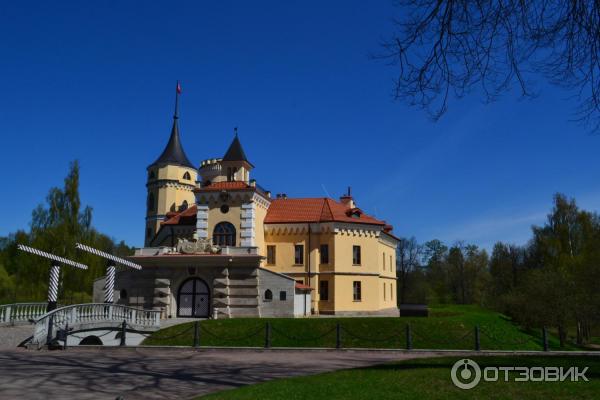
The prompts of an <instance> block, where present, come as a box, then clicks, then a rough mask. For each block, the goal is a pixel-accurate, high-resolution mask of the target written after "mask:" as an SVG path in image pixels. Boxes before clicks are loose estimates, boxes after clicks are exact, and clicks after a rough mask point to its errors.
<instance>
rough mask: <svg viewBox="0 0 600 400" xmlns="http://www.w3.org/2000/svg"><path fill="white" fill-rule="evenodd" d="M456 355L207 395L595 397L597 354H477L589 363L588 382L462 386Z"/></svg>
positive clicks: (236, 399)
mask: <svg viewBox="0 0 600 400" xmlns="http://www.w3.org/2000/svg"><path fill="white" fill-rule="evenodd" d="M457 359H458V358H451V357H448V358H430V359H419V360H409V361H404V362H398V363H393V364H385V365H379V366H375V367H370V368H360V369H352V370H345V371H337V372H331V373H326V374H320V375H314V376H306V377H299V378H289V379H281V380H276V381H271V382H265V383H260V384H257V385H252V386H246V387H242V388H239V389H235V390H229V391H223V392H219V393H215V394H212V395H209V396H206V397H203V398H206V399H227V400H242V399H264V400H268V399H328V400H331V399H378V400H379V399H516V398H527V399H597V398H598V394H599V393H600V358H598V357H594V358H591V357H589V358H585V357H577V358H576V357H551V358H550V357H519V358H515V357H476V358H474V360H476V361H477V362H478V363H479V365H480V366H482V367H485V366H557V367H559V366H564V367H571V366H579V367H589V370H588V372H587V373H586V377H587V378H588V379H589V380H590V381H589V382H535V383H534V382H514V381H512V382H503V381H500V382H493V383H492V382H483V381H482V382H480V383H479V385H478V386H477V387H475V388H474V389H471V390H461V389H458V388H456V387H454V385H453V384H452V382H451V380H450V368H451V366H452V365H453V364H454V362H455V361H456V360H457Z"/></svg>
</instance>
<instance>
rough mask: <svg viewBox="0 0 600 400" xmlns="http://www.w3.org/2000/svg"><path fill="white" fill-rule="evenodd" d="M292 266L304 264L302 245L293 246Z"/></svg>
mask: <svg viewBox="0 0 600 400" xmlns="http://www.w3.org/2000/svg"><path fill="white" fill-rule="evenodd" d="M294 264H296V265H302V264H304V245H303V244H297V245H295V246H294Z"/></svg>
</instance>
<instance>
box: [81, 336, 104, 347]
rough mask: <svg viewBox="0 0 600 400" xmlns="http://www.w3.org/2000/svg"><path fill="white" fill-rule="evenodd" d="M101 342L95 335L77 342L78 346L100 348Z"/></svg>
mask: <svg viewBox="0 0 600 400" xmlns="http://www.w3.org/2000/svg"><path fill="white" fill-rule="evenodd" d="M103 344H104V343H102V340H100V338H99V337H98V336H96V335H90V336H86V337H84V338H83V339H81V342H79V345H80V346H102V345H103Z"/></svg>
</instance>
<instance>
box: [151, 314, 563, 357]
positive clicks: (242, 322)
mask: <svg viewBox="0 0 600 400" xmlns="http://www.w3.org/2000/svg"><path fill="white" fill-rule="evenodd" d="M267 322H269V323H270V324H271V327H272V332H271V346H272V347H335V344H336V332H335V328H336V324H337V323H340V324H341V326H342V347H346V348H348V347H366V348H406V334H405V332H406V325H407V324H410V326H411V331H412V343H413V348H414V349H462V350H467V349H473V348H474V346H475V344H474V343H475V338H474V337H475V335H474V329H475V326H476V325H479V327H480V342H481V349H482V350H513V349H518V350H541V349H542V341H541V332H525V331H524V330H521V329H520V328H519V327H517V326H516V325H514V324H513V323H512V322H511V321H510V320H509V319H508V318H507V317H505V316H503V315H501V314H498V313H496V312H493V311H489V310H486V309H482V308H479V307H477V306H457V305H452V306H441V307H434V308H432V310H431V313H430V317H428V318H383V317H372V318H357V317H355V318H261V319H257V318H247V319H246V318H240V319H225V320H216V321H215V320H207V321H202V322H201V326H202V328H201V332H200V344H201V346H253V347H262V346H264V344H265V325H266V323H267ZM193 335H194V329H193V323H188V324H182V325H177V326H173V327H170V328H167V329H163V330H160V331H157V332H155V333H154V334H153V335H152V336H151V337H149V338H148V339H146V340H145V341H144V343H143V344H145V345H178V346H191V345H192V344H193V337H194V336H193ZM549 342H550V347H551V349H558V342H557V340H556V338H555V337H553V336H550V340H549ZM572 348H573V347H570V348H569V349H572Z"/></svg>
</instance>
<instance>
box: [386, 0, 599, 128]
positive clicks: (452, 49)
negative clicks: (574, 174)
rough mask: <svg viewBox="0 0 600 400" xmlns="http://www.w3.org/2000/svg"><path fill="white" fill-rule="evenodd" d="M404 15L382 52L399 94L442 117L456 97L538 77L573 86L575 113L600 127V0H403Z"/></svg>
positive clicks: (526, 91)
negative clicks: (575, 103) (575, 100)
mask: <svg viewBox="0 0 600 400" xmlns="http://www.w3.org/2000/svg"><path fill="white" fill-rule="evenodd" d="M397 5H398V8H399V10H400V14H401V15H402V18H400V19H397V20H395V26H396V27H397V33H396V35H395V37H393V38H391V39H390V40H388V41H386V42H384V43H382V47H383V52H382V54H380V55H378V56H375V58H378V59H382V60H386V61H387V62H388V63H389V64H390V65H393V66H395V67H396V68H397V70H398V74H397V77H396V79H395V85H394V97H395V98H396V99H397V100H402V101H406V102H408V103H409V104H410V105H413V106H418V107H422V108H423V109H425V110H426V111H427V112H428V114H429V115H430V116H431V117H432V118H433V119H434V120H438V119H439V118H440V117H441V116H442V115H443V114H444V112H445V111H446V110H447V108H448V102H449V100H450V98H451V97H452V96H454V97H456V98H461V97H463V96H465V95H467V94H469V93H470V92H471V91H472V90H473V89H475V88H478V89H480V90H482V92H483V94H484V96H485V100H486V101H494V100H495V99H497V98H498V96H499V95H500V94H502V93H504V92H506V91H508V90H510V89H512V87H513V85H514V84H516V85H517V87H518V88H519V90H520V93H521V95H522V96H523V97H531V96H534V95H535V94H536V93H535V90H534V82H533V81H532V80H531V79H532V78H533V77H535V76H542V77H543V78H545V79H546V80H548V81H549V82H550V83H552V84H554V85H557V86H560V87H562V88H564V89H566V90H568V91H570V92H572V93H573V96H575V97H576V99H577V101H578V104H579V106H578V108H577V110H576V119H577V120H579V121H581V122H583V123H585V124H589V126H591V128H592V130H594V131H598V130H600V0H398V1H397Z"/></svg>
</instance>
